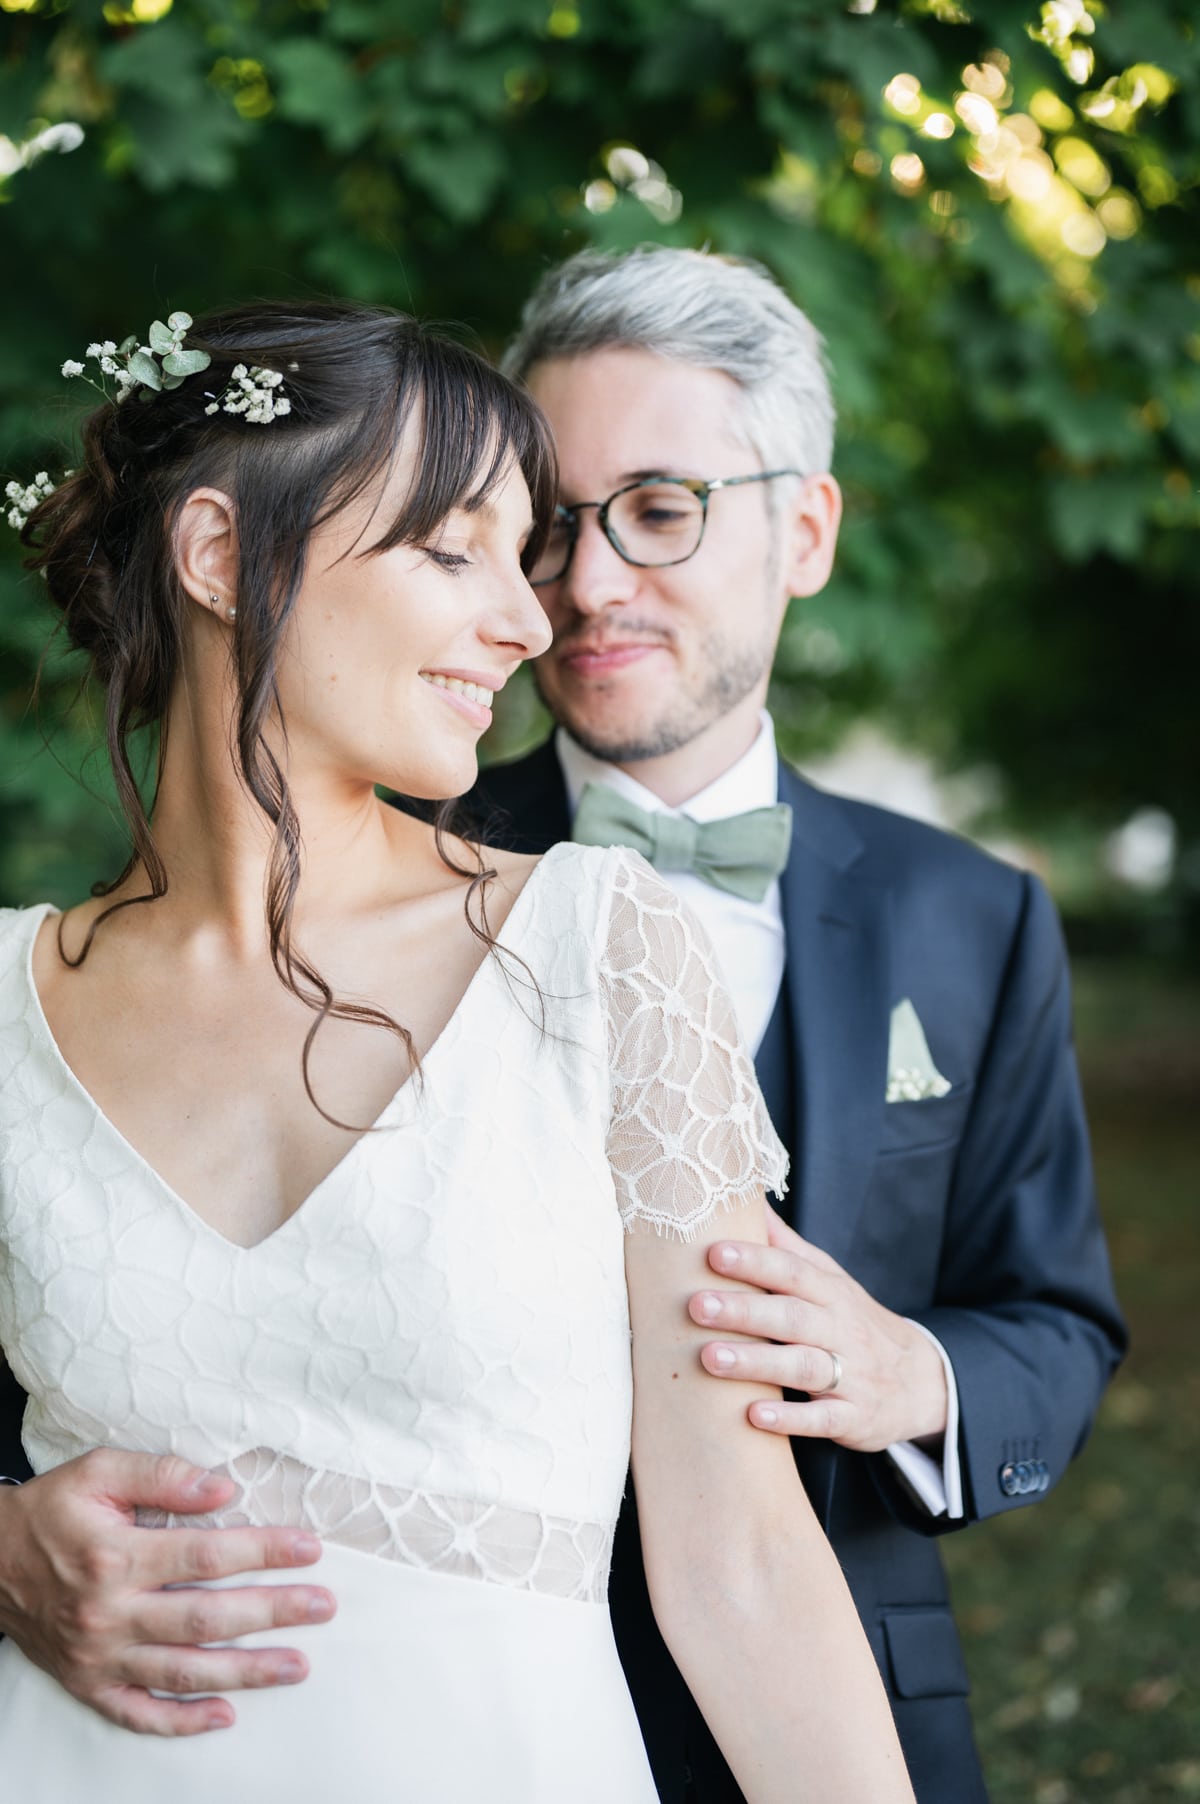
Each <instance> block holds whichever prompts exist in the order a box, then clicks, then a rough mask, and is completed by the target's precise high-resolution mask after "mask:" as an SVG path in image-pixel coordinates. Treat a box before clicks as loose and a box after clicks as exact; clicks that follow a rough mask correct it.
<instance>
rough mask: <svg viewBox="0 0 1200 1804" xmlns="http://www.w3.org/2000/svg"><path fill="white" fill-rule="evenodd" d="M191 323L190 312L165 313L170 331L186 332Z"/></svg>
mask: <svg viewBox="0 0 1200 1804" xmlns="http://www.w3.org/2000/svg"><path fill="white" fill-rule="evenodd" d="M191 323H192V316H191V314H190V313H169V314H168V315H167V324H168V326H170V328H171V330H172V332H186V331H187V329H188V327H189V326H190V325H191Z"/></svg>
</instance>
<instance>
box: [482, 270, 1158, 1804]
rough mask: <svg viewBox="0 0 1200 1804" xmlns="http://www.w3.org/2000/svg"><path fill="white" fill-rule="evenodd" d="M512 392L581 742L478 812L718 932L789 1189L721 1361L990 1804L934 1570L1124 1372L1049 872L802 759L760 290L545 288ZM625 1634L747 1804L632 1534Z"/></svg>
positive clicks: (580, 273)
mask: <svg viewBox="0 0 1200 1804" xmlns="http://www.w3.org/2000/svg"><path fill="white" fill-rule="evenodd" d="M506 368H507V369H508V371H509V373H510V374H512V375H515V376H518V377H520V378H522V379H523V380H524V381H525V382H526V383H527V385H528V387H529V388H530V390H531V391H532V393H533V395H534V397H535V399H536V400H537V401H538V403H539V404H540V406H541V407H542V408H543V410H544V411H545V413H546V414H547V416H548V418H549V420H550V424H551V426H552V428H553V431H554V436H555V439H556V442H557V446H558V452H559V458H560V463H561V490H560V492H561V500H562V504H563V505H562V507H561V509H560V516H559V524H558V526H557V528H556V530H555V532H554V534H553V535H552V538H551V542H550V544H549V546H548V548H547V550H546V552H545V554H544V555H543V557H542V559H541V561H540V564H539V566H538V567H537V568H536V569H535V570H534V572H533V578H534V581H535V584H536V586H537V589H538V593H539V595H540V597H541V599H542V601H543V605H544V606H545V608H546V611H547V614H548V615H549V617H550V620H551V623H552V625H553V627H554V643H553V645H552V646H551V648H550V650H549V651H547V652H546V653H545V654H544V655H543V656H542V657H541V658H540V659H539V660H538V662H537V665H536V667H535V671H536V677H537V683H538V688H539V690H540V692H541V695H542V697H543V699H544V701H545V703H546V705H547V707H548V708H549V710H550V712H551V714H552V715H553V716H554V719H555V721H556V722H557V723H558V730H557V732H556V733H555V734H554V735H553V737H552V738H551V739H550V740H549V741H547V742H546V744H544V745H543V746H541V747H540V748H539V749H538V750H537V751H535V752H533V753H531V754H530V755H529V756H528V757H526V758H523V759H521V760H519V761H518V762H517V763H515V764H510V765H507V766H503V767H499V768H493V769H490V770H488V771H486V772H485V773H484V775H483V778H482V779H481V782H480V784H479V786H478V788H477V790H476V792H475V794H474V798H473V800H474V803H475V805H476V809H477V811H478V813H479V814H480V816H481V818H484V819H487V818H490V820H491V823H492V831H493V832H495V833H502V832H504V830H505V823H508V837H509V841H510V843H512V844H514V845H516V846H518V847H519V848H521V849H523V850H527V851H540V850H543V849H544V848H546V847H547V846H549V845H551V844H553V843H554V842H555V841H556V840H559V839H563V838H567V837H571V836H573V837H575V838H576V839H581V840H584V841H590V842H595V843H614V842H615V843H622V844H627V845H632V846H634V847H635V848H636V849H637V850H639V851H641V852H643V853H644V854H645V855H646V856H648V857H649V858H650V859H651V860H652V862H655V863H657V865H658V867H659V869H660V871H661V872H662V874H663V875H664V877H665V879H666V880H667V881H668V882H669V883H671V884H672V885H673V886H674V887H675V888H676V889H677V890H678V892H679V894H680V895H681V896H682V897H683V898H684V899H685V900H686V901H687V902H688V903H689V904H690V905H691V906H692V908H693V909H694V910H695V911H696V912H697V913H698V914H699V915H700V917H701V919H702V921H703V922H704V924H705V925H706V927H707V928H708V931H709V934H710V937H711V939H712V941H713V943H714V945H715V947H716V950H717V953H718V956H719V959H720V961H721V964H722V966H723V969H724V973H725V976H726V979H727V981H728V983H729V985H730V988H731V990H732V993H733V996H734V1000H735V1003H736V1005H737V1007H738V1011H739V1015H740V1019H741V1024H742V1028H743V1032H744V1035H745V1037H746V1040H747V1042H748V1044H749V1045H750V1047H751V1049H752V1050H753V1051H754V1053H755V1058H756V1064H757V1068H758V1072H759V1078H760V1082H761V1084H762V1087H763V1090H764V1094H765V1096H766V1099H767V1102H768V1104H769V1106H770V1109H771V1113H772V1116H773V1119H774V1121H775V1123H776V1126H777V1127H778V1129H779V1131H780V1134H781V1136H782V1138H783V1139H784V1141H785V1143H786V1144H787V1145H788V1147H789V1149H790V1152H791V1155H792V1177H791V1191H790V1194H789V1195H788V1197H787V1199H786V1204H781V1205H780V1206H781V1209H785V1210H786V1217H787V1221H780V1222H779V1223H778V1224H777V1225H775V1226H773V1229H772V1242H773V1245H772V1247H771V1248H770V1249H760V1248H755V1247H751V1246H747V1245H742V1246H730V1245H729V1244H728V1243H722V1242H717V1243H716V1244H715V1245H714V1247H713V1248H712V1249H711V1251H710V1255H709V1262H710V1264H711V1266H712V1268H713V1273H714V1283H713V1289H712V1290H711V1291H709V1292H705V1293H702V1294H701V1295H699V1296H697V1297H695V1298H693V1299H692V1303H691V1313H692V1315H693V1317H694V1318H695V1319H696V1321H697V1322H700V1323H702V1324H709V1323H711V1324H712V1328H713V1334H714V1340H713V1342H712V1343H711V1344H710V1345H709V1346H707V1347H706V1349H705V1352H704V1354H703V1360H704V1363H705V1365H706V1367H707V1369H708V1370H709V1371H710V1372H711V1373H712V1374H713V1376H714V1379H719V1378H720V1377H721V1376H723V1375H728V1376H733V1377H743V1378H757V1379H763V1380H766V1381H768V1382H774V1383H779V1384H781V1385H783V1386H785V1387H786V1389H787V1392H788V1393H789V1398H788V1400H787V1401H785V1403H784V1404H783V1405H782V1407H780V1408H778V1409H777V1410H775V1411H774V1412H768V1411H767V1410H764V1409H761V1408H760V1407H759V1406H755V1407H754V1408H753V1409H752V1410H751V1417H752V1418H755V1417H756V1418H757V1422H756V1426H757V1427H758V1428H759V1429H760V1431H762V1432H769V1433H786V1434H790V1435H792V1436H793V1437H795V1438H794V1441H793V1445H794V1447H795V1450H796V1458H797V1462H798V1464H799V1467H800V1471H801V1474H802V1477H803V1479H804V1482H805V1485H806V1488H807V1490H808V1494H809V1496H810V1498H811V1499H812V1502H813V1505H814V1507H815V1508H816V1510H817V1512H818V1514H819V1516H820V1518H821V1520H822V1522H823V1524H824V1526H825V1529H826V1531H827V1532H828V1534H829V1536H830V1538H831V1540H832V1542H833V1545H834V1547H835V1548H836V1550H837V1552H838V1555H839V1558H840V1559H841V1562H842V1564H843V1567H844V1569H845V1572H846V1576H847V1579H848V1581H849V1583H850V1585H851V1588H852V1590H853V1592H854V1596H855V1599H856V1601H857V1603H858V1606H859V1610H860V1612H861V1615H862V1618H863V1621H864V1624H865V1626H866V1629H867V1633H868V1636H869V1637H870V1640H871V1643H872V1646H873V1648H874V1650H875V1653H876V1656H877V1658H878V1660H879V1664H880V1667H881V1669H882V1671H883V1675H884V1679H885V1682H886V1683H887V1686H888V1689H889V1692H890V1694H891V1698H892V1702H893V1707H894V1709H895V1713H896V1719H897V1723H898V1725H899V1730H900V1735H901V1740H902V1742H903V1744H904V1749H905V1753H906V1756H907V1759H908V1762H909V1767H910V1771H911V1774H912V1778H913V1783H914V1787H915V1790H916V1792H917V1796H918V1798H919V1799H920V1800H921V1804H973V1801H975V1800H983V1799H984V1798H985V1796H986V1794H985V1791H984V1786H983V1780H982V1776H981V1774H980V1771H979V1765H978V1759H977V1756H976V1753H975V1748H974V1743H973V1738H972V1735H971V1728H970V1722H969V1717H968V1713H967V1706H966V1693H967V1675H966V1671H965V1668H964V1664H963V1658H962V1653H961V1650H960V1647H959V1642H958V1636H957V1633H956V1630H955V1627H954V1623H953V1621H952V1618H951V1615H950V1609H949V1604H948V1601H947V1594H946V1585H945V1579H944V1576H943V1572H942V1567H941V1561H940V1559H939V1556H938V1553H937V1550H936V1544H935V1541H934V1539H933V1537H934V1536H936V1535H937V1534H939V1533H941V1532H943V1531H944V1530H947V1529H951V1528H956V1527H959V1526H961V1525H962V1524H964V1523H966V1522H970V1521H974V1520H976V1519H977V1518H982V1517H985V1516H991V1515H995V1514H997V1513H998V1512H999V1511H1001V1510H1005V1509H1013V1508H1017V1507H1019V1506H1020V1505H1022V1504H1024V1503H1028V1502H1031V1501H1033V1500H1035V1499H1036V1498H1037V1497H1038V1496H1039V1495H1040V1494H1042V1493H1043V1492H1044V1491H1045V1490H1046V1489H1047V1488H1048V1487H1049V1486H1050V1485H1051V1484H1053V1483H1055V1482H1056V1481H1057V1480H1058V1478H1059V1477H1061V1475H1062V1473H1063V1472H1064V1470H1065V1469H1066V1466H1067V1463H1068V1461H1069V1460H1070V1459H1071V1458H1072V1457H1073V1455H1074V1454H1075V1453H1077V1452H1078V1450H1079V1448H1080V1446H1081V1445H1082V1443H1083V1441H1084V1439H1085V1437H1086V1435H1087V1432H1088V1428H1089V1425H1090V1423H1091V1419H1092V1416H1093V1413H1094V1411H1095V1408H1096V1405H1097V1402H1098V1400H1099V1397H1100V1394H1101V1392H1102V1390H1103V1388H1104V1386H1105V1384H1106V1382H1107V1380H1108V1378H1109V1377H1110V1375H1111V1373H1112V1371H1113V1369H1114V1368H1115V1366H1116V1364H1117V1362H1118V1360H1119V1358H1120V1356H1121V1353H1122V1351H1123V1347H1124V1331H1123V1328H1122V1324H1121V1320H1120V1316H1119V1314H1118V1311H1117V1307H1116V1303H1115V1299H1114V1297H1113V1292H1112V1285H1111V1279H1110V1274H1109V1267H1108V1260H1107V1256H1106V1252H1105V1247H1104V1242H1103V1238H1102V1234H1101V1230H1100V1225H1099V1221H1098V1219H1097V1215H1096V1209H1095V1203H1094V1198H1093V1191H1092V1180H1091V1170H1090V1164H1089V1156H1088V1146H1087V1133H1086V1127H1085V1123H1084V1117H1083V1110H1082V1105H1081V1100H1080V1095H1079V1085H1078V1078H1077V1074H1076V1068H1075V1060H1074V1056H1073V1053H1072V1048H1071V1038H1070V1034H1071V1024H1070V1005H1069V997H1068V983H1067V972H1066V966H1065V962H1064V956H1063V949H1062V943H1061V939H1060V936H1059V929H1058V924H1057V921H1056V918H1055V914H1054V910H1053V908H1052V906H1051V904H1050V902H1049V901H1048V899H1047V897H1046V895H1045V892H1044V891H1043V890H1042V888H1041V886H1040V885H1039V884H1038V882H1037V881H1036V879H1034V878H1033V877H1031V876H1029V875H1028V874H1026V873H1023V872H1019V871H1016V870H1013V869H1011V868H1009V867H1008V866H1007V865H1001V864H998V863H996V862H994V861H993V860H992V859H990V858H988V857H986V856H985V855H984V854H983V853H981V852H979V851H976V850H974V849H973V848H971V847H970V846H968V845H966V844H965V843H964V842H962V841H960V840H958V839H956V838H952V837H950V836H949V835H946V834H943V833H939V832H936V831H934V830H932V829H930V828H929V827H926V826H923V825H919V824H917V823H915V822H913V821H910V820H906V819H903V818H901V817H899V816H897V815H894V814H889V813H884V812H882V811H881V810H879V809H876V808H869V807H865V806H863V805H861V804H857V803H852V802H846V801H840V800H837V799H835V798H834V797H832V796H828V795H825V794H823V793H821V792H820V791H819V790H817V789H814V788H812V787H811V786H810V785H808V784H807V783H805V782H803V781H801V779H800V778H799V777H797V776H796V775H795V773H794V772H792V771H791V770H789V769H788V767H787V766H786V765H783V764H781V763H780V762H779V760H778V757H777V754H776V750H775V740H774V730H773V727H772V723H771V719H770V716H769V715H768V714H766V713H765V712H764V711H763V710H764V704H765V700H766V694H767V682H768V676H769V673H770V666H771V660H772V657H773V654H774V650H775V644H776V641H777V638H778V634H779V629H780V626H781V624H782V620H783V615H784V610H785V608H786V606H787V603H788V600H789V598H790V597H792V596H801V597H802V596H806V595H812V594H815V593H816V592H817V591H818V590H819V589H820V588H821V587H822V586H823V584H824V583H825V581H826V580H827V578H828V575H829V571H830V565H831V562H832V558H833V552H834V544H835V540H836V535H837V527H838V521H839V513H840V496H839V492H838V489H837V485H836V483H835V482H834V480H833V478H832V477H831V476H830V475H828V473H827V472H828V469H829V464H830V458H831V452H832V442H831V441H832V421H833V409H832V403H831V400H830V395H829V389H828V385H827V380H826V375H825V371H824V367H823V361H822V356H821V345H820V341H819V339H818V338H817V335H816V333H815V332H814V330H813V328H812V327H811V325H810V324H809V322H808V321H807V320H806V319H805V317H804V316H803V315H802V314H801V313H800V312H799V311H798V310H797V309H796V308H795V307H794V306H793V305H792V303H791V302H790V301H789V300H788V299H787V297H786V296H785V295H784V294H783V293H782V292H781V290H780V289H779V288H778V287H777V286H776V285H775V283H774V282H773V281H772V280H771V279H770V278H769V277H768V276H767V275H766V274H765V272H763V271H761V270H759V269H757V268H755V267H753V266H750V265H747V264H744V263H740V262H736V261H731V260H727V259H724V258H721V257H717V256H710V255H704V254H701V253H697V252H692V251H681V250H671V249H663V248H658V247H644V248H643V249H641V250H638V251H634V252H632V253H629V254H627V255H625V256H621V257H615V258H608V257H604V256H601V255H597V254H595V253H587V252H585V253H583V254H581V255H580V256H577V257H575V258H573V259H571V260H570V261H569V262H568V263H566V264H564V265H563V266H562V267H560V268H558V269H555V270H551V271H550V272H549V273H548V274H547V275H546V277H545V278H544V279H543V281H542V282H541V284H540V286H539V287H538V289H537V290H536V292H535V293H534V295H533V297H532V299H531V300H530V302H529V304H528V305H527V307H526V310H525V313H524V316H523V320H522V325H521V329H520V331H519V333H518V335H517V338H516V340H515V342H514V344H513V345H512V347H511V349H510V351H509V353H508V356H507V358H506ZM789 1222H790V1224H791V1225H790V1226H789V1225H788V1223H789ZM801 1236H803V1238H801ZM721 1275H727V1276H730V1277H736V1278H738V1279H740V1280H743V1281H748V1282H749V1283H750V1284H752V1285H755V1286H757V1287H759V1288H758V1289H757V1290H756V1291H754V1292H753V1293H751V1295H750V1298H749V1299H748V1300H745V1298H744V1293H730V1292H728V1291H726V1292H722V1289H721V1287H720V1284H719V1278H720V1276H721ZM768 1415H772V1416H773V1419H772V1420H770V1421H768V1419H767V1418H768ZM612 1607H613V1617H614V1622H615V1624H616V1628H617V1635H618V1642H619V1644H620V1647H621V1653H622V1659H623V1661H624V1663H625V1666H626V1671H627V1673H628V1676H629V1680H630V1685H631V1688H632V1690H633V1694H634V1699H635V1702H636V1704H637V1706H638V1712H639V1716H640V1719H641V1723H642V1728H643V1732H644V1734H645V1737H646V1741H647V1746H648V1748H649V1750H650V1755H651V1760H652V1763H653V1766H654V1770H655V1777H656V1779H657V1781H658V1784H659V1788H660V1791H661V1795H662V1797H663V1799H664V1800H665V1801H667V1804H683V1801H684V1800H695V1804H730V1801H732V1800H736V1799H737V1798H738V1797H739V1796H740V1794H739V1793H738V1791H737V1788H736V1786H735V1784H734V1782H733V1780H732V1778H731V1776H730V1775H729V1773H728V1771H727V1769H726V1768H725V1766H724V1763H723V1761H722V1759H721V1756H720V1754H719V1753H718V1751H717V1749H716V1747H715V1745H714V1743H713V1742H712V1740H711V1738H710V1736H709V1735H708V1733H707V1730H706V1729H705V1727H704V1724H703V1722H702V1720H701V1718H700V1716H699V1714H698V1712H697V1711H696V1709H695V1707H694V1705H692V1703H691V1700H690V1699H689V1697H688V1695H687V1692H686V1690H685V1688H684V1686H683V1683H682V1680H681V1679H680V1677H679V1675H678V1673H677V1672H676V1670H675V1668H674V1666H673V1664H672V1662H671V1660H670V1657H669V1655H668V1654H667V1652H666V1649H665V1648H664V1646H663V1644H662V1641H661V1639H660V1638H659V1636H658V1634H657V1631H656V1629H655V1627H654V1622H653V1618H652V1615H651V1612H650V1608H649V1602H648V1599H647V1595H646V1588H645V1581H644V1578H643V1575H642V1570H641V1563H640V1558H639V1554H638V1546H637V1537H636V1517H635V1512H634V1507H633V1505H632V1504H630V1506H629V1507H628V1508H627V1511H626V1514H625V1516H624V1517H623V1519H622V1524H621V1527H620V1529H619V1531H618V1542H617V1550H616V1556H615V1560H614V1573H613V1592H612ZM820 1682H821V1680H820V1675H819V1674H797V1675H796V1683H797V1685H809V1686H811V1685H818V1686H819V1685H820ZM829 1705H830V1708H832V1709H836V1708H837V1699H836V1698H830V1699H829Z"/></svg>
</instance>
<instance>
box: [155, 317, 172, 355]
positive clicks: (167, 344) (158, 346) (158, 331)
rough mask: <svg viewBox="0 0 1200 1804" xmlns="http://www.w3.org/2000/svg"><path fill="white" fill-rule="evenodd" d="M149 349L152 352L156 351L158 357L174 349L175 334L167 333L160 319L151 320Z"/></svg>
mask: <svg viewBox="0 0 1200 1804" xmlns="http://www.w3.org/2000/svg"><path fill="white" fill-rule="evenodd" d="M150 349H151V350H152V351H157V352H158V354H159V356H161V355H162V353H163V352H164V351H173V350H174V349H175V334H174V333H173V332H168V330H167V328H166V327H165V326H164V325H163V323H162V321H161V320H160V319H156V320H152V321H151V322H150Z"/></svg>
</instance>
